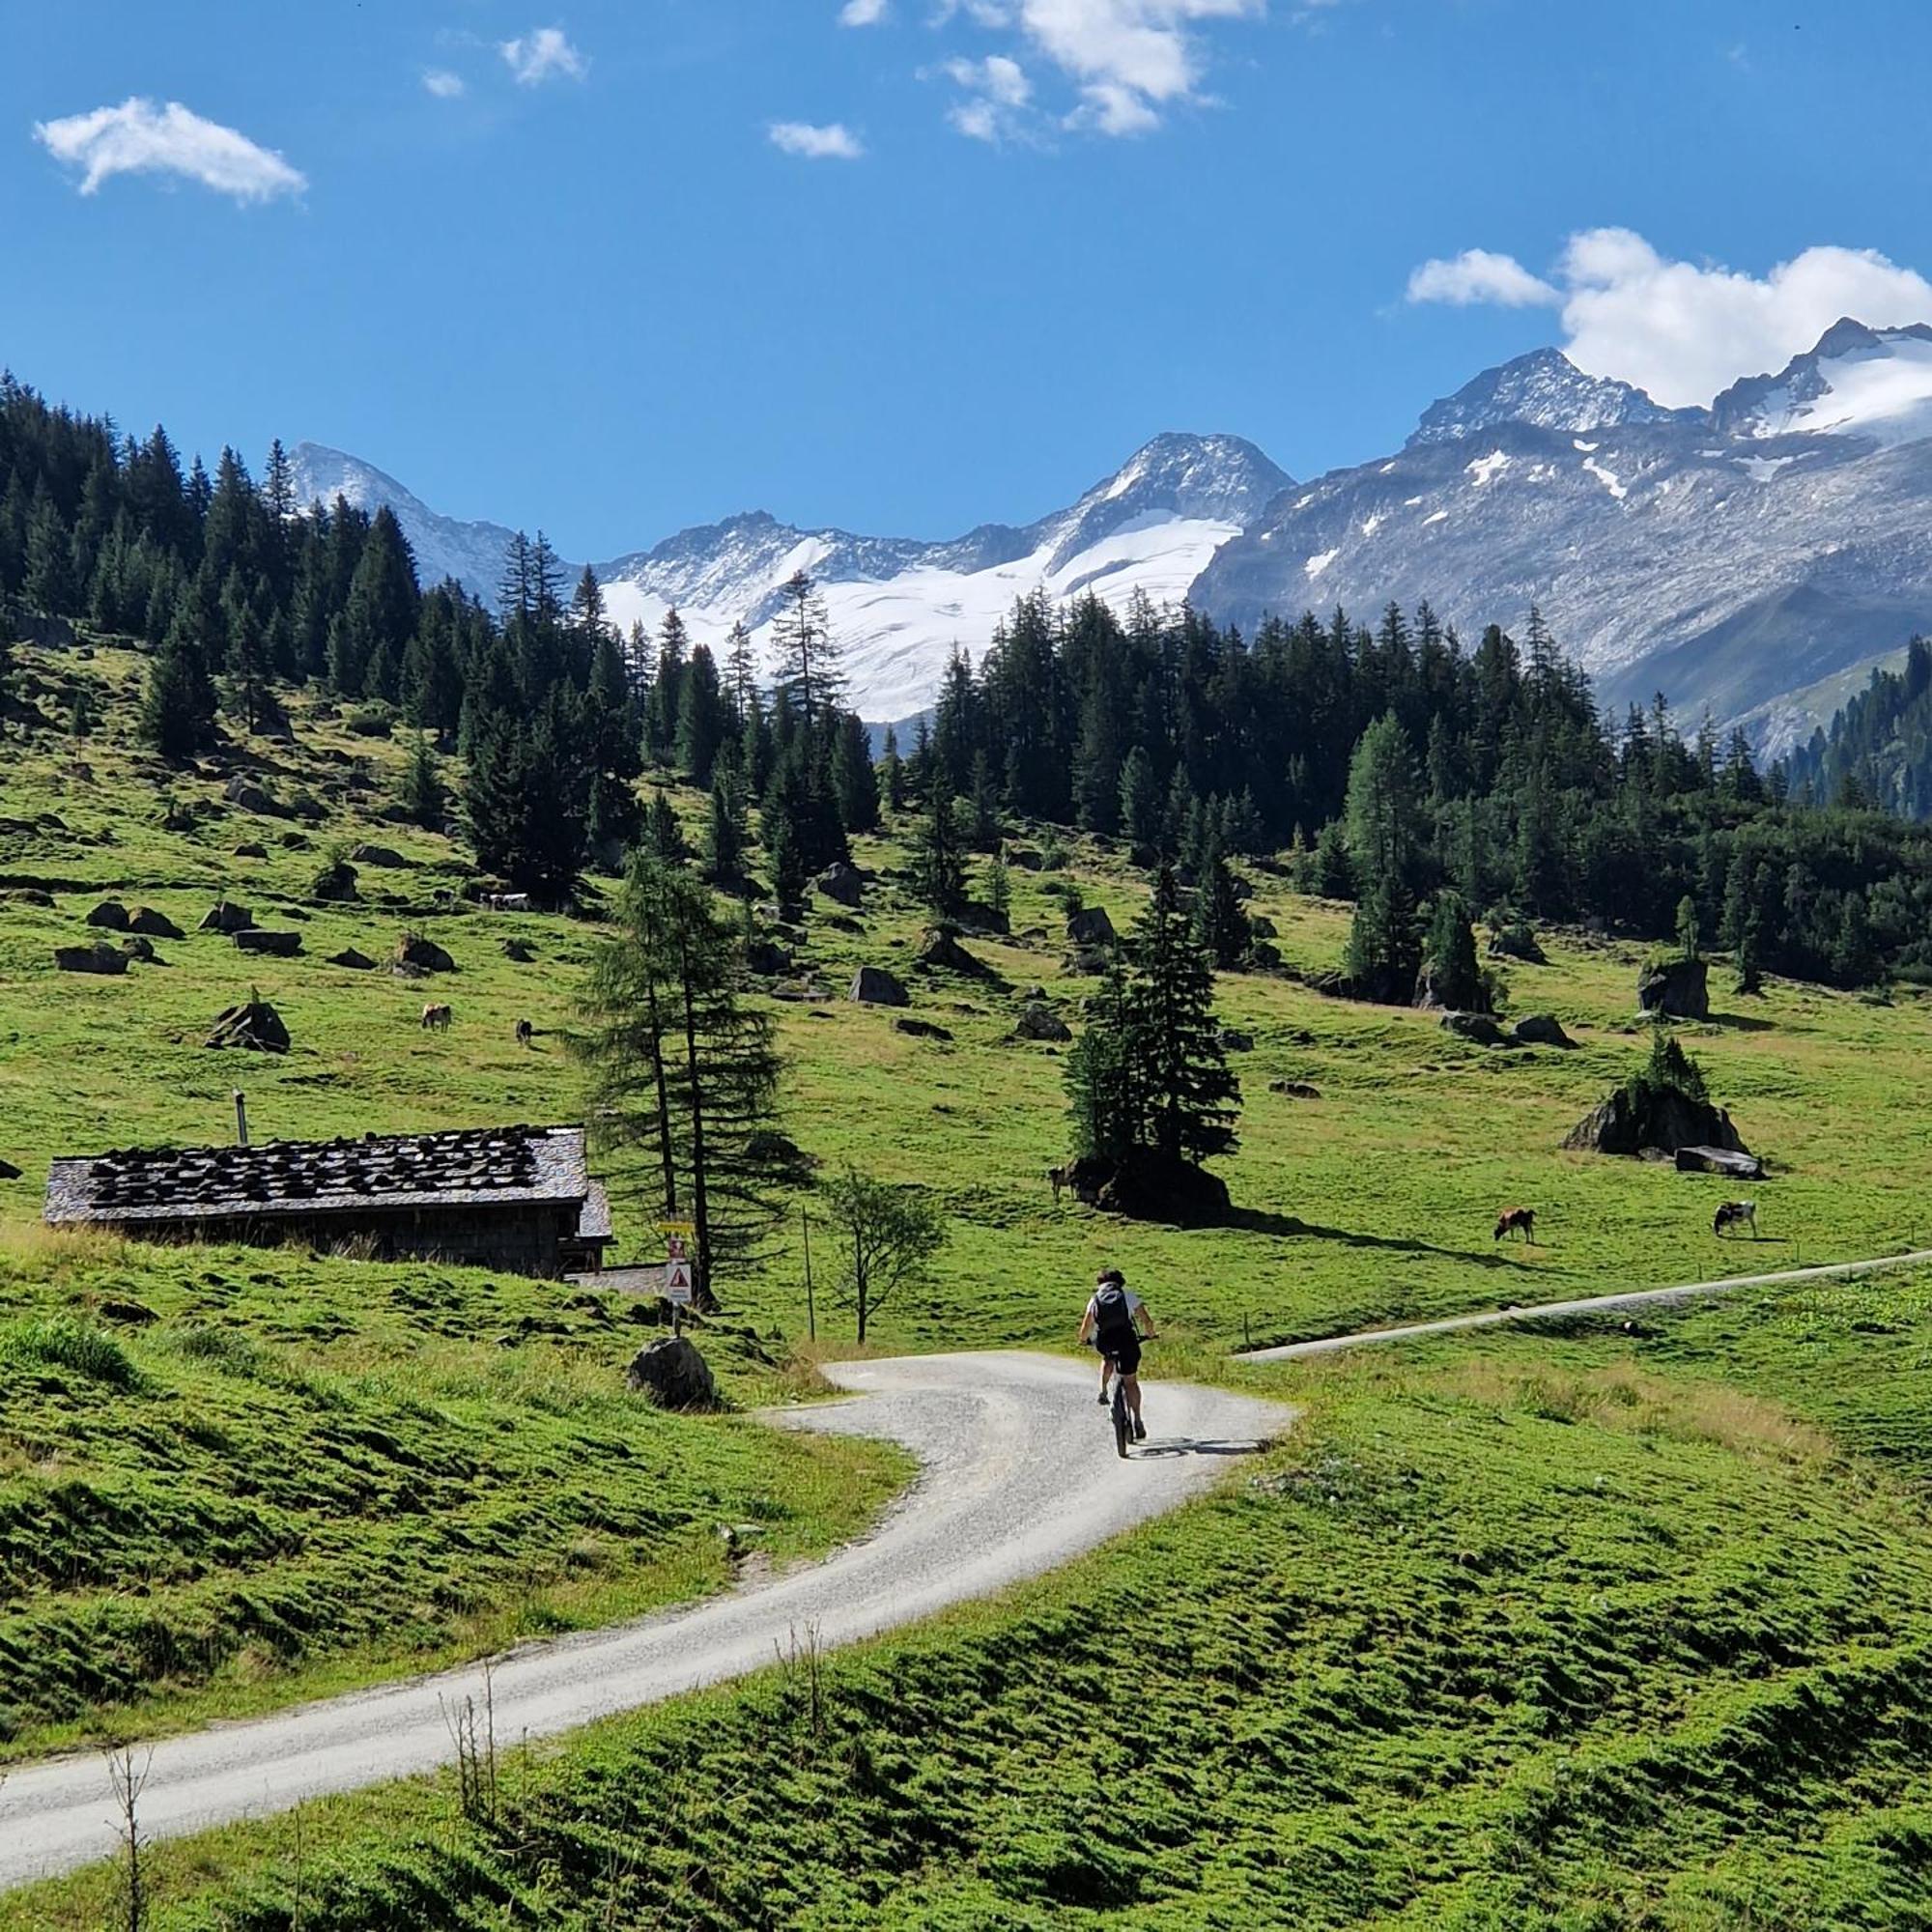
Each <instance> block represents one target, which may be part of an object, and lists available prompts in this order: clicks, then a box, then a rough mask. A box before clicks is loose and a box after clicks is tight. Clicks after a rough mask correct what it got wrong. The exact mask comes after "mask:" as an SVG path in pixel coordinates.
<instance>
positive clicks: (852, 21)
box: [838, 0, 892, 27]
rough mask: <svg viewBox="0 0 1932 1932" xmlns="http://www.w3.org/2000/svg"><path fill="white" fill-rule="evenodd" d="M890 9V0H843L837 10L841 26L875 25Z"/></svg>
mask: <svg viewBox="0 0 1932 1932" xmlns="http://www.w3.org/2000/svg"><path fill="white" fill-rule="evenodd" d="M891 11H892V0H845V4H844V6H843V7H841V8H840V9H839V10H838V24H839V25H840V26H841V27H876V26H877V25H878V24H879V22H880V21H881V20H883V19H884V18H885V17H886V15H887V14H889V13H890V12H891Z"/></svg>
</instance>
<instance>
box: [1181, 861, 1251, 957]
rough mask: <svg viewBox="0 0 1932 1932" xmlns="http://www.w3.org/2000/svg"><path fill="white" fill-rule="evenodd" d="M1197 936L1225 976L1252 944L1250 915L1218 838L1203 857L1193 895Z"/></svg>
mask: <svg viewBox="0 0 1932 1932" xmlns="http://www.w3.org/2000/svg"><path fill="white" fill-rule="evenodd" d="M1194 934H1195V938H1196V939H1197V940H1198V941H1199V943H1200V945H1201V947H1202V949H1203V950H1204V951H1205V952H1207V954H1208V958H1209V959H1210V960H1212V961H1213V963H1214V964H1215V966H1217V967H1218V968H1220V969H1221V970H1222V971H1223V972H1226V971H1228V970H1230V969H1231V968H1233V967H1236V966H1238V965H1239V964H1240V963H1241V961H1242V960H1244V959H1245V958H1246V957H1247V956H1248V948H1249V947H1250V946H1251V945H1252V944H1253V933H1252V931H1251V930H1250V927H1249V924H1248V915H1247V913H1246V911H1245V910H1244V909H1243V907H1242V905H1241V897H1240V893H1239V890H1238V889H1237V887H1236V882H1235V875H1234V873H1233V871H1232V870H1230V868H1229V866H1228V862H1227V860H1226V859H1225V858H1223V857H1222V855H1221V841H1220V838H1219V836H1218V834H1217V835H1212V836H1210V837H1209V838H1208V841H1207V844H1206V846H1205V848H1204V850H1203V854H1202V859H1201V873H1200V882H1199V884H1198V885H1197V886H1196V888H1195V895H1194Z"/></svg>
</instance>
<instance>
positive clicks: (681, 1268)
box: [663, 1222, 691, 1307]
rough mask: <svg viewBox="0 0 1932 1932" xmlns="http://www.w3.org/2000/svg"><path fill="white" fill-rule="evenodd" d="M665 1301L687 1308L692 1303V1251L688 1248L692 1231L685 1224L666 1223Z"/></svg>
mask: <svg viewBox="0 0 1932 1932" xmlns="http://www.w3.org/2000/svg"><path fill="white" fill-rule="evenodd" d="M663 1226H664V1230H665V1288H664V1292H665V1299H666V1300H667V1301H671V1302H675V1303H677V1304H678V1305H679V1306H680V1307H687V1306H689V1305H690V1302H691V1251H690V1249H689V1247H688V1246H687V1241H688V1237H689V1236H690V1233H691V1229H690V1226H689V1224H688V1223H685V1222H666V1223H664V1224H663Z"/></svg>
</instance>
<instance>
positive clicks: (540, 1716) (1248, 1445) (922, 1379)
mask: <svg viewBox="0 0 1932 1932" xmlns="http://www.w3.org/2000/svg"><path fill="white" fill-rule="evenodd" d="M1927 1263H1932V1250H1924V1249H1921V1250H1918V1251H1916V1252H1914V1253H1911V1254H1904V1255H1895V1256H1888V1257H1884V1258H1882V1259H1879V1260H1876V1261H1866V1262H1847V1263H1840V1264H1833V1265H1830V1266H1824V1267H1805V1268H1790V1269H1785V1270H1783V1271H1780V1272H1776V1273H1769V1274H1753V1275H1735V1276H1732V1277H1730V1278H1728V1279H1726V1280H1722V1281H1708V1282H1690V1283H1686V1284H1684V1285H1682V1286H1680V1287H1676V1288H1660V1289H1641V1290H1636V1291H1634V1292H1631V1293H1622V1294H1604V1295H1594V1296H1590V1297H1587V1298H1584V1299H1579V1300H1572V1301H1559V1302H1546V1303H1543V1304H1540V1305H1538V1306H1534V1307H1527V1308H1507V1309H1494V1310H1488V1311H1485V1312H1483V1313H1480V1314H1474V1315H1458V1316H1450V1317H1447V1318H1445V1319H1444V1320H1441V1321H1421V1322H1415V1323H1411V1324H1409V1325H1407V1326H1406V1327H1399V1328H1378V1329H1371V1330H1368V1331H1366V1332H1363V1333H1359V1334H1354V1335H1335V1336H1328V1337H1325V1338H1323V1339H1321V1340H1320V1341H1314V1342H1293V1343H1289V1344H1287V1345H1286V1346H1284V1347H1281V1348H1276V1349H1261V1350H1255V1351H1253V1353H1251V1354H1249V1355H1247V1356H1244V1357H1243V1359H1244V1360H1248V1361H1290V1360H1295V1359H1300V1358H1306V1357H1310V1356H1315V1355H1325V1354H1332V1353H1335V1352H1337V1351H1339V1350H1344V1349H1357V1348H1364V1347H1368V1346H1371V1345H1374V1344H1381V1343H1392V1342H1401V1341H1406V1340H1409V1339H1413V1338H1417V1337H1423V1336H1431V1335H1449V1334H1456V1333H1459V1332H1461V1331H1463V1330H1464V1329H1471V1328H1489V1327H1496V1326H1499V1325H1501V1324H1503V1323H1506V1322H1512V1321H1537V1320H1550V1319H1553V1318H1561V1317H1563V1316H1569V1315H1597V1314H1605V1313H1613V1312H1615V1311H1616V1310H1618V1309H1624V1308H1641V1307H1646V1306H1660V1305H1668V1304H1669V1303H1672V1302H1680V1301H1689V1300H1692V1299H1695V1298H1697V1297H1700V1296H1704V1295H1712V1294H1722V1293H1731V1292H1734V1291H1736V1290H1740V1289H1750V1288H1777V1287H1786V1286H1790V1285H1794V1284H1797V1283H1801V1282H1807V1281H1830V1280H1834V1279H1844V1278H1846V1277H1850V1276H1854V1275H1862V1274H1871V1273H1875V1272H1877V1271H1879V1270H1880V1269H1885V1268H1896V1267H1906V1266H1915V1265H1923V1264H1927ZM826 1374H827V1375H828V1376H829V1377H831V1378H833V1379H834V1380H835V1381H837V1382H838V1384H839V1385H840V1386H841V1387H843V1388H845V1389H848V1390H849V1391H851V1394H852V1397H853V1400H850V1401H847V1402H843V1403H838V1404H832V1405H828V1406H822V1407H814V1408H809V1409H797V1410H789V1411H786V1412H784V1413H783V1414H781V1415H780V1416H777V1417H775V1418H774V1419H775V1420H778V1421H780V1422H781V1423H783V1424H784V1425H785V1426H786V1427H789V1428H797V1429H818V1430H826V1431H829V1432H834V1433H838V1434H843V1435H872V1436H885V1437H890V1438H892V1439H894V1440H895V1441H899V1442H902V1443H904V1444H905V1445H906V1446H907V1447H908V1448H910V1449H911V1450H912V1451H913V1452H914V1454H915V1455H917V1456H918V1458H919V1460H920V1463H921V1465H922V1466H921V1474H920V1477H919V1480H918V1481H917V1482H916V1483H915V1484H914V1485H913V1487H912V1488H911V1489H910V1490H909V1491H908V1492H907V1493H906V1495H905V1496H904V1497H903V1498H902V1499H901V1500H900V1501H899V1502H898V1503H896V1504H895V1506H894V1508H893V1509H892V1510H891V1511H890V1512H889V1513H888V1514H887V1516H886V1518H885V1520H884V1521H883V1522H882V1523H881V1525H880V1526H879V1528H878V1529H877V1531H876V1532H875V1533H874V1534H873V1535H871V1536H870V1537H868V1538H867V1539H866V1540H865V1541H863V1542H860V1543H855V1544H851V1545H848V1546H847V1547H846V1548H843V1549H840V1550H838V1551H837V1552H836V1553H834V1554H833V1555H832V1556H830V1557H828V1558H827V1559H826V1560H825V1561H824V1562H822V1563H818V1564H814V1565H811V1566H810V1567H809V1568H805V1569H801V1570H798V1571H795V1572H793V1573H791V1574H790V1575H787V1576H784V1577H779V1578H777V1579H775V1580H774V1581H772V1582H769V1583H765V1584H762V1585H760V1586H757V1587H755V1588H752V1589H746V1590H742V1591H738V1592H735V1593H733V1594H732V1595H730V1596H726V1597H721V1598H717V1599H714V1600H712V1601H710V1602H707V1603H703V1604H699V1605H694V1606H693V1607H691V1608H689V1609H685V1610H680V1611H673V1612H669V1613H667V1614H665V1615H663V1616H659V1617H654V1618H651V1619H649V1620H648V1621H646V1622H643V1623H639V1624H627V1625H623V1626H620V1627H619V1628H616V1629H613V1630H605V1631H597V1632H593V1633H590V1634H585V1635H582V1636H575V1637H567V1638H563V1639H561V1640H559V1641H557V1642H554V1643H546V1644H533V1645H529V1646H527V1647H526V1648H524V1649H522V1650H519V1651H516V1652H513V1653H511V1654H510V1655H509V1656H508V1657H505V1658H501V1659H498V1660H497V1662H496V1664H495V1666H494V1669H493V1671H492V1675H491V1686H490V1689H491V1695H492V1698H493V1700H494V1707H495V1721H496V1733H497V1738H498V1740H499V1741H511V1740H516V1739H519V1738H522V1737H526V1736H528V1737H532V1738H540V1737H549V1736H552V1735H554V1733H556V1732H559V1731H565V1730H571V1729H574V1728H575V1727H577V1726H579V1725H582V1724H587V1723H590V1722H591V1721H593V1720H594V1719H598V1718H604V1717H609V1716H611V1715H612V1714H613V1713H616V1712H619V1711H627V1710H631V1709H634V1708H635V1707H637V1706H638V1705H640V1704H649V1703H654V1702H656V1701H658V1700H659V1699H661V1698H665V1697H671V1696H675V1695H677V1693H678V1692H680V1691H684V1690H696V1689H698V1688H699V1687H701V1686H703V1685H707V1684H716V1683H719V1682H721V1681H722V1680H724V1679H725V1678H730V1677H738V1676H742V1675H744V1674H745V1673H746V1672H748V1671H753V1670H756V1669H758V1668H760V1667H761V1666H762V1665H764V1664H767V1663H770V1662H773V1660H774V1658H775V1657H776V1656H778V1655H779V1654H781V1652H783V1651H784V1650H786V1649H787V1648H788V1647H789V1646H790V1645H791V1644H792V1643H793V1642H794V1641H795V1640H796V1641H804V1640H806V1639H807V1636H808V1634H810V1636H811V1637H812V1638H814V1639H815V1640H816V1642H818V1643H819V1644H821V1645H824V1646H827V1647H830V1646H834V1645H838V1644H846V1643H854V1642H857V1641H859V1640H860V1639H862V1638H865V1637H868V1636H873V1635H876V1634H878V1633H879V1632H881V1631H886V1630H891V1629H894V1628H895V1627H896V1626H899V1625H902V1624H908V1623H911V1622H914V1621H915V1620H916V1619H918V1618H920V1617H923V1616H929V1615H930V1614H931V1613H932V1612H933V1611H935V1610H939V1609H944V1608H945V1607H947V1606H948V1605H953V1604H958V1603H963V1602H965V1601H967V1600H969V1599H972V1598H980V1597H988V1596H991V1595H993V1594H995V1593H996V1592H998V1591H1000V1590H1002V1589H1005V1588H1006V1587H1008V1586H1009V1584H1012V1583H1016V1582H1019V1581H1021V1580H1023V1579H1025V1578H1027V1577H1037V1576H1038V1575H1040V1574H1041V1573H1042V1572H1044V1571H1047V1570H1051V1569H1053V1568H1055V1567H1056V1566H1057V1565H1059V1564H1062V1563H1065V1562H1066V1561H1068V1560H1069V1559H1070V1558H1072V1557H1075V1556H1078V1555H1081V1554H1082V1553H1084V1552H1085V1551H1087V1550H1089V1549H1092V1548H1094V1547H1095V1546H1096V1545H1098V1544H1100V1543H1103V1542H1105V1541H1106V1540H1107V1539H1108V1538H1110V1537H1113V1536H1116V1535H1118V1534H1120V1533H1121V1532H1122V1530H1126V1529H1129V1528H1131V1527H1133V1525H1134V1524H1136V1523H1139V1522H1144V1521H1146V1520H1148V1519H1149V1518H1151V1517H1155V1516H1159V1515H1161V1514H1163V1513H1164V1512H1166V1511H1168V1510H1171V1509H1174V1508H1176V1507H1177V1506H1179V1504H1180V1503H1183V1502H1185V1501H1187V1500H1188V1499H1189V1498H1190V1497H1192V1496H1195V1495H1198V1494H1199V1493H1200V1492H1202V1491H1204V1490H1206V1489H1207V1488H1208V1487H1209V1486H1210V1485H1211V1484H1212V1483H1213V1482H1214V1481H1215V1479H1216V1477H1217V1476H1218V1475H1219V1474H1220V1473H1221V1472H1222V1471H1223V1470H1224V1469H1225V1468H1226V1467H1227V1459H1228V1458H1230V1457H1233V1456H1239V1455H1243V1454H1246V1453H1249V1452H1251V1451H1253V1450H1255V1449H1257V1448H1259V1447H1260V1446H1261V1445H1262V1444H1263V1443H1264V1442H1265V1441H1267V1440H1269V1439H1270V1438H1272V1437H1274V1436H1278V1435H1281V1434H1282V1433H1283V1432H1284V1431H1285V1430H1286V1429H1287V1428H1288V1427H1289V1426H1290V1424H1291V1423H1292V1422H1293V1410H1292V1409H1290V1408H1288V1407H1285V1406H1281V1405H1278V1404H1273V1403H1264V1402H1258V1401H1254V1400H1251V1399H1249V1398H1246V1397H1242V1396H1237V1395H1233V1394H1230V1393H1228V1392H1227V1391H1225V1390H1220V1389H1207V1388H1196V1387H1192V1386H1189V1385H1186V1384H1177V1383H1166V1382H1161V1383H1157V1384H1155V1385H1154V1386H1153V1387H1152V1388H1151V1392H1150V1394H1149V1397H1148V1416H1149V1420H1150V1424H1151V1430H1152V1434H1151V1436H1150V1439H1149V1440H1148V1442H1147V1443H1146V1444H1144V1445H1143V1446H1142V1447H1141V1448H1140V1449H1139V1450H1137V1451H1136V1452H1135V1454H1134V1456H1133V1457H1132V1458H1131V1459H1130V1460H1129V1461H1128V1462H1127V1463H1124V1464H1123V1463H1121V1461H1120V1460H1119V1458H1118V1457H1117V1456H1116V1455H1115V1453H1114V1446H1113V1440H1112V1436H1111V1434H1110V1432H1109V1430H1108V1429H1107V1426H1106V1418H1105V1416H1104V1415H1103V1414H1102V1413H1100V1412H1099V1410H1098V1407H1097V1406H1096V1405H1095V1403H1094V1389H1095V1380H1094V1368H1093V1367H1092V1365H1091V1364H1089V1363H1087V1362H1084V1361H1073V1360H1068V1359H1067V1358H1065V1357H1064V1356H1052V1355H1035V1354H1020V1353H1009V1354H953V1355H918V1356H906V1357H902V1358H898V1359H895V1360H891V1361H877V1362H846V1363H838V1364H834V1365H832V1366H830V1367H829V1368H828V1369H827V1370H826ZM483 1697H484V1678H483V1672H482V1669H481V1667H480V1666H479V1667H475V1668H471V1669H465V1670H455V1671H448V1672H445V1673H443V1674H441V1675H439V1676H434V1677H419V1678H413V1679H411V1680H409V1681H407V1682H404V1683H400V1684H392V1685H386V1686H384V1687H382V1688H380V1689H377V1690H367V1691H361V1692H357V1693H355V1694H354V1695H351V1696H346V1697H335V1698H330V1699H329V1700H327V1702H324V1703H318V1704H309V1705H304V1706H301V1707H299V1708H298V1709H295V1710H291V1711H285V1712H282V1713H280V1714H278V1715H276V1716H274V1717H270V1718H263V1719H254V1720H252V1721H249V1722H244V1723H237V1724H227V1725H220V1726H216V1727H213V1728H211V1729H209V1730H205V1731H198V1732H194V1733H192V1734H190V1735H188V1736H185V1737H180V1738H171V1739H168V1740H166V1741H164V1742H162V1743H160V1744H157V1745H156V1746H155V1747H154V1748H153V1751H152V1753H143V1754H140V1755H137V1759H136V1764H137V1768H138V1766H139V1765H140V1764H141V1763H142V1762H145V1763H146V1765H147V1782H146V1785H145V1786H144V1788H143V1791H142V1795H141V1806H140V1819H141V1827H142V1830H143V1832H144V1833H146V1834H147V1835H148V1836H151V1837H172V1836H175V1835H178V1834H179V1833H185V1832H193V1831H199V1830H201V1829H203V1828H205V1827H207V1826H211V1825H218V1824H225V1823H227V1822H229V1821H231V1820H233V1819H238V1818H246V1817H253V1816H259V1815H262V1814H264V1813H268V1812H272V1811H279V1810H284V1809H286V1808H287V1807H289V1806H290V1805H292V1804H297V1803H298V1802H299V1801H301V1800H303V1799H308V1798H317V1797H322V1796H325V1795H327V1794H329V1793H332V1792H340V1791H353V1790H355V1789H357V1788H358V1787H360V1786H363V1785H369V1784H376V1783H380V1782H383V1781H384V1780H386V1779H389V1778H395V1777H404V1776H411V1775H412V1774H415V1773H420V1772H427V1771H433V1770H435V1769H436V1768H438V1767H439V1766H440V1765H443V1764H447V1763H449V1762H451V1761H452V1760H453V1759H454V1757H455V1755H456V1751H455V1746H454V1742H453V1738H452V1733H451V1727H450V1719H451V1718H452V1716H453V1715H454V1714H455V1713H456V1712H457V1711H459V1710H461V1709H462V1708H463V1707H464V1705H465V1702H466V1700H467V1699H472V1698H473V1699H474V1700H476V1702H477V1704H478V1705H479V1706H480V1705H481V1703H482V1700H483ZM114 1848H115V1827H114V1820H113V1810H112V1798H111V1793H110V1790H109V1786H108V1779H107V1772H106V1767H105V1764H104V1763H103V1761H102V1760H101V1759H100V1758H99V1757H94V1756H87V1757H67V1758H59V1759H54V1760H51V1761H49V1762H47V1763H43V1764H39V1765H32V1766H28V1767H26V1768H24V1769H22V1770H18V1771H15V1772H14V1773H12V1774H11V1775H10V1776H8V1777H7V1779H6V1781H5V1782H4V1783H0V1888H5V1887H8V1886H14V1885H21V1884H24V1883H26V1882H28V1881H30V1880H32V1879H35V1878H41V1877H44V1876H47V1875H49V1874H52V1873H55V1872H60V1871H65V1870H68V1869H70V1868H71V1867H72V1866H75V1865H79V1864H84V1863H86V1862H88V1861H90V1860H94V1859H99V1858H103V1857H106V1856H108V1855H110V1854H111V1853H112V1852H113V1850H114Z"/></svg>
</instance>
